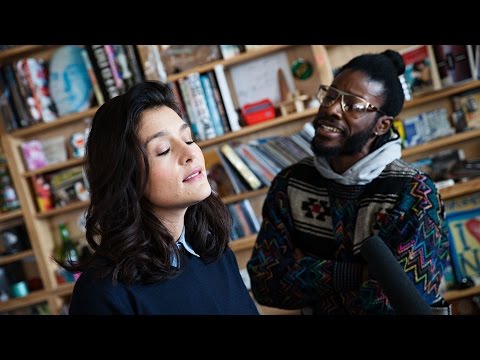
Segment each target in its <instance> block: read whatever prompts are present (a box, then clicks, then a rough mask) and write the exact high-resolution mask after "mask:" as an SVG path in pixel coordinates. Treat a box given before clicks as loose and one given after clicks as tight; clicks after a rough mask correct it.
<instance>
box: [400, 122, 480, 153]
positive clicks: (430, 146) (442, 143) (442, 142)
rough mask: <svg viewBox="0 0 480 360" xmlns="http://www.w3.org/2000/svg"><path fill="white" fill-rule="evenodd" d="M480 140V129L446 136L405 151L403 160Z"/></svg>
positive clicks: (403, 151)
mask: <svg viewBox="0 0 480 360" xmlns="http://www.w3.org/2000/svg"><path fill="white" fill-rule="evenodd" d="M478 138H480V128H478V129H473V130H467V131H464V132H461V133H457V134H454V135H450V136H445V137H442V138H440V139H435V140H431V141H429V142H426V143H424V144H420V145H417V146H413V147H411V148H407V149H403V150H402V158H407V157H409V156H414V155H418V154H421V153H428V152H431V151H435V150H440V149H443V148H446V147H447V146H452V145H456V144H460V143H463V142H465V141H468V140H476V139H478Z"/></svg>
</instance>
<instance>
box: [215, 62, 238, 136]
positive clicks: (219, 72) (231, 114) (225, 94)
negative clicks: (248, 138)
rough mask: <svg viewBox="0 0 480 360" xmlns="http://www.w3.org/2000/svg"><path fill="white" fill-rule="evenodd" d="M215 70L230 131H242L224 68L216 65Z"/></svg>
mask: <svg viewBox="0 0 480 360" xmlns="http://www.w3.org/2000/svg"><path fill="white" fill-rule="evenodd" d="M213 70H214V71H215V76H216V78H217V83H218V88H219V90H220V94H221V95H222V101H223V105H224V106H225V111H226V113H227V117H228V122H229V124H230V129H232V131H237V130H240V123H239V118H238V113H237V111H236V110H235V105H234V104H233V100H232V94H231V93H230V89H229V87H228V83H227V78H226V77H225V70H224V66H223V65H222V64H218V65H215V67H214V68H213Z"/></svg>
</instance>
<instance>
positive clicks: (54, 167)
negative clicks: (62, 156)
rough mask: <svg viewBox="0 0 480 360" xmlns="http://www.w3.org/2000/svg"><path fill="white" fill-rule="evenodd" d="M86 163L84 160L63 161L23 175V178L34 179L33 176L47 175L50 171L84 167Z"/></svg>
mask: <svg viewBox="0 0 480 360" xmlns="http://www.w3.org/2000/svg"><path fill="white" fill-rule="evenodd" d="M84 162H85V159H84V158H78V159H68V160H67V161H62V162H59V163H55V164H50V165H47V166H44V167H42V168H40V169H36V170H33V171H28V172H25V173H24V174H23V176H24V177H26V178H28V177H32V176H33V175H40V174H45V173H48V172H50V171H55V170H62V169H65V168H69V167H72V166H76V165H82V164H83V163H84Z"/></svg>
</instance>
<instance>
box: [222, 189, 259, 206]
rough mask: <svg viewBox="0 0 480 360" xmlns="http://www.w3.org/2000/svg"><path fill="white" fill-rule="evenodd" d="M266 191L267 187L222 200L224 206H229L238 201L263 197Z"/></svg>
mask: <svg viewBox="0 0 480 360" xmlns="http://www.w3.org/2000/svg"><path fill="white" fill-rule="evenodd" d="M267 191H268V187H264V188H261V189H258V190H253V191H247V192H244V193H241V194H235V195H230V196H226V197H224V198H222V201H223V203H224V204H231V203H234V202H237V201H240V200H245V199H251V198H254V197H257V196H261V195H265V194H266V193H267Z"/></svg>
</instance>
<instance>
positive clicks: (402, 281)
mask: <svg viewBox="0 0 480 360" xmlns="http://www.w3.org/2000/svg"><path fill="white" fill-rule="evenodd" d="M360 254H361V255H362V257H363V258H364V259H365V260H366V261H367V263H368V271H369V273H371V274H372V275H373V277H374V278H375V279H376V280H378V282H379V283H380V285H381V286H382V289H383V291H384V292H385V295H387V297H388V300H389V301H390V303H391V304H392V306H393V308H394V309H395V310H396V311H397V313H398V314H402V315H407V314H408V315H432V309H431V308H430V305H428V304H427V303H426V302H425V300H424V299H423V297H422V296H421V295H420V293H419V292H418V290H417V288H416V287H415V285H414V284H413V282H412V281H411V280H410V279H409V277H408V276H407V274H406V273H405V271H404V270H403V268H402V266H401V265H400V263H399V262H398V260H397V259H396V258H395V256H394V255H393V253H392V251H391V250H390V248H389V247H388V246H387V245H386V244H385V242H384V241H383V240H382V238H380V237H379V236H377V235H373V236H371V237H369V238H368V239H366V240H365V241H364V242H363V244H362V246H361V247H360Z"/></svg>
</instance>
